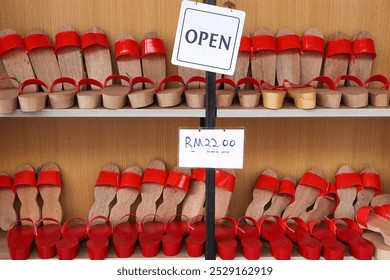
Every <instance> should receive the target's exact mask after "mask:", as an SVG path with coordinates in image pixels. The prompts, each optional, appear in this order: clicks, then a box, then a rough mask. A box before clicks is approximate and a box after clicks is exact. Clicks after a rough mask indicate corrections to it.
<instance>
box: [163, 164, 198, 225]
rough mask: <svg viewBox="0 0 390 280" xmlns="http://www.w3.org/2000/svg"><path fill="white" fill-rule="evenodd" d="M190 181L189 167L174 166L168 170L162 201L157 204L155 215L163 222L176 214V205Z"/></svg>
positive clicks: (186, 190) (180, 200)
mask: <svg viewBox="0 0 390 280" xmlns="http://www.w3.org/2000/svg"><path fill="white" fill-rule="evenodd" d="M190 181H191V170H190V169H189V168H179V167H175V168H174V169H173V170H171V171H169V173H168V177H167V180H166V182H165V187H164V190H163V201H162V203H161V204H160V205H159V206H158V208H157V211H156V215H158V216H159V217H161V218H162V219H163V220H164V221H165V222H167V221H168V219H169V218H171V217H173V216H175V215H176V214H177V206H178V205H179V204H180V203H181V202H182V201H183V199H184V197H185V196H186V194H187V192H188V188H189V185H190Z"/></svg>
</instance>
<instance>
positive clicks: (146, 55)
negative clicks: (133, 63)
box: [141, 32, 166, 88]
mask: <svg viewBox="0 0 390 280" xmlns="http://www.w3.org/2000/svg"><path fill="white" fill-rule="evenodd" d="M141 57H142V71H143V76H144V77H146V78H149V79H151V80H152V81H153V82H155V83H156V85H159V84H160V82H161V81H162V80H163V79H164V78H165V77H166V61H165V57H166V51H165V47H164V41H163V40H162V39H161V38H160V36H159V35H158V34H157V33H156V32H149V33H146V34H145V35H144V38H143V40H142V41H141ZM145 86H146V88H150V87H153V86H151V85H150V84H146V85H145Z"/></svg>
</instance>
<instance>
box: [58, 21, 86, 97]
mask: <svg viewBox="0 0 390 280" xmlns="http://www.w3.org/2000/svg"><path fill="white" fill-rule="evenodd" d="M55 51H56V54H57V59H58V65H59V67H60V70H61V75H62V77H68V78H72V79H73V80H75V81H80V80H81V79H83V78H86V72H85V70H84V62H83V56H82V54H81V44H80V38H79V34H78V33H77V32H76V30H75V29H74V28H73V27H72V26H70V25H65V26H62V27H61V29H60V30H59V32H58V33H57V34H56V45H55ZM64 89H65V90H73V85H71V84H69V83H65V84H64Z"/></svg>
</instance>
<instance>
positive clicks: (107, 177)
mask: <svg viewBox="0 0 390 280" xmlns="http://www.w3.org/2000/svg"><path fill="white" fill-rule="evenodd" d="M119 180H120V174H119V173H118V172H114V171H106V170H102V171H100V172H99V177H98V178H97V180H96V184H95V186H97V187H99V186H113V187H115V188H118V186H119Z"/></svg>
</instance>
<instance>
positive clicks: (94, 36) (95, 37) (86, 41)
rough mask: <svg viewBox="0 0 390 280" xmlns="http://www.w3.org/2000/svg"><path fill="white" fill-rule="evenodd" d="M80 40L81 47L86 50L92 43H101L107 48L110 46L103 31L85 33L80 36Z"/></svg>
mask: <svg viewBox="0 0 390 280" xmlns="http://www.w3.org/2000/svg"><path fill="white" fill-rule="evenodd" d="M80 41H81V49H82V50H83V51H84V50H85V48H88V47H89V46H92V45H100V46H102V47H104V48H106V49H108V48H109V45H108V40H107V36H106V34H103V33H94V32H89V33H85V34H84V35H82V36H81V37H80Z"/></svg>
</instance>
